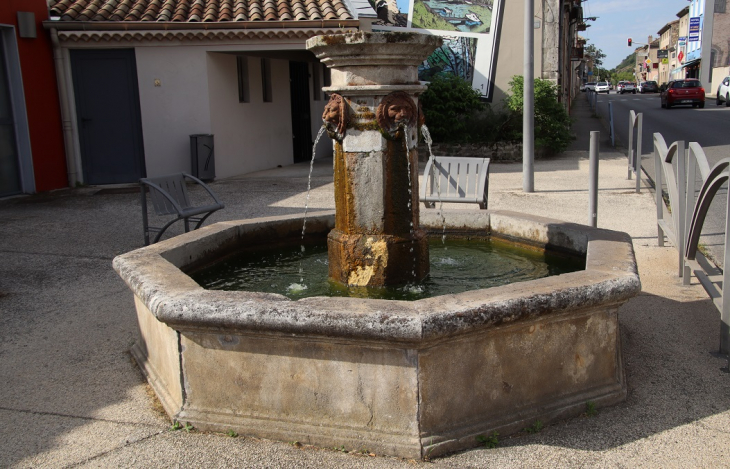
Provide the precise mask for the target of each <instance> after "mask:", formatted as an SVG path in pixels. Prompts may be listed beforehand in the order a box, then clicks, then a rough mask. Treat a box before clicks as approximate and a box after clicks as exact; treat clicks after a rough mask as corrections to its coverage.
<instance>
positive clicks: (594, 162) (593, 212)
mask: <svg viewBox="0 0 730 469" xmlns="http://www.w3.org/2000/svg"><path fill="white" fill-rule="evenodd" d="M600 137H601V132H598V131H593V132H591V146H590V153H589V166H588V180H589V181H588V182H589V184H588V199H589V202H588V205H589V206H588V217H589V218H590V222H591V226H592V227H593V228H597V227H598V141H599V139H600Z"/></svg>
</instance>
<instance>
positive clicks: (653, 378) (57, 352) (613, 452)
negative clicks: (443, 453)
mask: <svg viewBox="0 0 730 469" xmlns="http://www.w3.org/2000/svg"><path fill="white" fill-rule="evenodd" d="M586 107H587V103H586V102H585V100H584V99H582V98H581V97H580V96H579V97H578V101H577V102H576V103H575V108H574V115H575V116H577V117H579V120H578V121H577V122H576V125H575V127H574V128H575V130H576V132H577V133H578V135H580V136H581V138H580V139H579V140H578V141H576V142H575V144H574V145H573V147H571V151H568V152H566V153H564V154H563V155H560V157H557V158H551V159H547V160H538V161H536V162H535V192H533V193H529V194H527V193H524V192H523V191H522V165H521V164H495V165H493V167H492V175H491V179H490V199H489V206H490V208H493V209H506V210H516V211H521V212H527V213H534V214H539V215H542V216H547V217H551V218H556V219H561V220H566V221H571V222H578V223H587V222H588V147H587V144H586V145H585V148H581V147H582V146H583V144H584V142H583V136H585V135H587V134H588V132H590V131H591V130H601V134H602V137H603V138H604V139H605V138H606V136H605V132H604V131H603V129H601V128H600V123H599V121H598V119H595V118H590V117H585V116H584V115H585V114H586V109H585V108H586ZM586 141H587V140H586ZM331 164H332V161H331V160H325V161H317V164H315V166H314V177H313V180H312V191H311V194H310V199H309V211H310V213H311V212H313V211H317V210H323V209H328V210H329V209H332V208H333V207H334V201H333V197H332V167H331ZM626 165H627V162H626V157H625V156H624V155H622V154H620V153H618V152H615V151H612V150H611V149H610V148H608V147H606V146H604V147H602V149H601V161H600V169H599V174H600V183H599V184H600V196H599V202H598V226H599V227H601V228H609V229H615V230H620V231H626V232H628V233H629V234H630V235H631V236H632V237H633V239H634V248H635V250H636V257H637V261H638V266H639V272H640V275H641V281H642V286H643V292H642V293H641V294H640V295H639V296H638V297H636V298H634V299H632V300H630V301H629V302H628V303H627V304H626V305H625V306H623V307H622V309H621V310H620V312H619V315H620V322H621V337H622V344H623V353H624V363H625V370H626V375H627V381H628V386H629V393H628V398H627V400H626V401H625V402H623V403H621V404H619V405H617V406H615V407H611V408H604V409H600V410H599V413H598V415H597V416H594V417H590V418H589V417H582V418H576V419H572V420H568V421H562V422H557V423H553V424H551V425H547V426H546V427H545V428H544V429H543V430H542V431H541V432H539V433H536V434H529V435H528V434H524V435H519V436H517V437H513V438H502V439H501V441H500V445H499V447H498V448H496V449H475V450H471V451H466V452H464V453H460V454H455V455H452V456H450V457H447V458H443V459H438V460H435V461H433V462H432V463H424V462H419V461H407V460H402V459H397V458H390V457H381V456H377V457H369V456H363V455H359V454H346V453H343V452H340V451H335V450H332V449H319V448H312V447H296V446H293V445H291V444H287V443H282V442H274V441H268V440H259V439H255V438H249V437H246V436H240V437H238V438H231V437H229V436H226V435H222V434H207V433H200V432H196V431H192V432H190V433H188V432H186V431H185V430H178V431H171V430H170V422H169V421H168V420H167V418H166V416H165V415H164V414H162V413H161V410H160V406H159V404H158V403H157V401H156V399H155V398H154V395H153V394H152V393H151V391H150V388H149V387H148V386H147V384H146V382H145V381H144V378H143V377H142V374H141V373H140V372H139V370H138V369H137V368H136V366H135V365H134V364H133V362H132V360H131V358H130V355H129V353H128V350H129V347H130V346H131V344H132V343H133V342H134V340H135V338H136V334H137V332H136V317H135V313H134V306H133V300H132V294H131V293H130V291H129V289H128V288H127V287H126V285H124V283H123V282H122V281H121V279H120V278H119V277H118V276H117V275H116V273H115V272H114V271H113V270H112V268H111V260H112V258H113V257H114V256H116V255H117V254H120V253H123V252H127V251H129V250H132V249H136V248H138V247H141V246H142V233H141V215H140V211H139V210H140V209H139V200H138V199H139V195H138V193H137V192H136V188H134V190H133V191H129V190H126V189H125V188H116V189H113V190H112V189H109V188H103V189H102V188H98V187H97V188H93V187H89V188H82V189H73V190H65V191H58V192H55V193H52V194H42V195H37V196H31V197H19V198H14V199H6V200H0V218H1V219H2V220H3V221H2V224H0V239H1V240H2V243H1V244H0V382H2V386H1V387H0V419H2V421H3V425H2V426H0V442H1V443H0V467H54V468H56V467H140V468H156V467H161V468H162V467H164V468H167V467H188V468H195V467H247V468H248V467H277V468H280V467H281V468H289V467H292V468H293V467H318V468H323V467H343V468H350V467H351V468H360V467H377V468H396V467H420V466H423V467H431V466H436V467H448V468H453V467H505V468H514V467H529V468H540V467H545V468H554V467H713V468H714V467H725V466H728V465H729V464H730V435H729V434H730V393H728V392H727V390H728V380H730V375H728V374H727V373H725V372H724V371H723V370H721V369H722V368H723V367H725V366H726V365H727V360H726V358H725V357H720V356H717V355H716V354H715V353H714V352H715V351H716V350H717V349H718V344H719V337H718V336H719V331H720V321H719V314H718V312H717V311H716V310H715V308H714V306H713V305H712V304H711V302H710V300H709V299H708V298H707V296H706V294H705V293H704V290H703V289H702V288H701V286H699V284H698V283H697V282H696V281H693V282H692V285H691V286H688V287H685V286H682V284H681V280H680V279H679V278H678V277H677V254H676V251H675V250H674V248H673V247H671V246H668V247H663V248H659V247H657V242H656V228H655V222H656V220H655V216H656V215H655V213H656V212H655V208H654V205H653V199H652V195H651V193H650V192H649V190H648V189H647V188H646V187H645V186H644V187H643V188H642V192H641V193H640V194H636V193H635V192H634V183H635V182H634V181H633V180H631V181H629V180H627V179H626ZM308 171H309V165H308V164H299V165H293V166H290V167H286V168H279V169H274V170H270V171H263V172H260V173H254V174H249V175H245V176H240V177H236V178H230V179H225V180H220V181H216V182H215V183H213V188H214V190H215V191H216V192H217V194H218V195H219V196H220V198H221V199H222V200H223V201H224V202H225V203H226V209H225V210H223V211H220V212H217V213H216V214H214V215H213V216H212V217H211V220H210V223H213V222H218V221H223V220H230V219H239V218H246V217H259V216H265V215H282V214H288V213H301V212H303V207H304V205H305V199H306V188H307V173H308ZM458 208H460V209H473V208H471V207H469V208H466V207H464V206H459V207H458Z"/></svg>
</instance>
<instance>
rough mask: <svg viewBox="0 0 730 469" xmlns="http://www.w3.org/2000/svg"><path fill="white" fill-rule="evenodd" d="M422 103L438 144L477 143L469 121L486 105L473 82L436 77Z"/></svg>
mask: <svg viewBox="0 0 730 469" xmlns="http://www.w3.org/2000/svg"><path fill="white" fill-rule="evenodd" d="M420 100H421V103H422V104H423V113H424V114H425V115H426V125H427V126H428V130H429V131H430V132H431V136H432V137H433V140H434V141H435V142H471V141H478V138H476V137H477V136H475V135H473V134H472V133H471V132H470V131H469V127H470V119H471V118H472V117H473V116H474V114H475V113H477V112H479V111H482V110H483V109H484V104H483V103H482V101H481V93H479V91H477V90H475V89H474V88H472V87H471V83H469V82H467V81H466V80H464V79H463V78H461V77H458V76H456V75H451V74H449V75H444V76H437V77H436V78H435V79H434V80H433V81H432V82H431V83H430V84H429V86H428V89H427V90H426V91H425V92H424V93H423V94H422V95H421V97H420Z"/></svg>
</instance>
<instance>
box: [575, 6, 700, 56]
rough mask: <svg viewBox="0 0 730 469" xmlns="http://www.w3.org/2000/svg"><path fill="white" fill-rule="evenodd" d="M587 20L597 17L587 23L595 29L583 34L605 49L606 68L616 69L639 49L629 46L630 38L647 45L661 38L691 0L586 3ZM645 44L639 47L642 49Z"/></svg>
mask: <svg viewBox="0 0 730 469" xmlns="http://www.w3.org/2000/svg"><path fill="white" fill-rule="evenodd" d="M582 4H583V17H584V18H586V17H589V16H595V17H597V18H596V21H586V24H590V25H591V26H590V27H589V28H588V29H587V30H585V31H581V32H579V33H578V34H580V35H581V36H582V37H584V38H586V39H588V44H593V45H595V46H596V48H598V49H601V50H602V51H603V53H604V54H606V58H605V59H603V68H605V69H608V70H610V69H612V68H614V67H616V66H617V65H618V64H619V63H621V61H622V60H624V59H625V58H626V56H627V55H629V54H631V53H633V52H634V49H635V48H636V47H633V46H632V47H629V46H628V44H627V39H628V38H631V39H632V40H633V41H634V43H637V42H638V43H646V42H647V40H648V38H649V35H652V36H654V39H656V38H657V37H658V34H657V31H659V30H660V29H661V28H662V27H663V26H664V25H666V24H667V23H669V22H671V21H674V20H676V19H678V18H677V13H679V11H680V10H681V9H682V8H684V7H685V6H689V4H690V2H689V1H687V0H583V2H582ZM639 45H641V44H638V45H637V46H639Z"/></svg>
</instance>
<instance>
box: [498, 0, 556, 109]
mask: <svg viewBox="0 0 730 469" xmlns="http://www.w3.org/2000/svg"><path fill="white" fill-rule="evenodd" d="M502 8H503V9H504V12H503V16H502V30H501V34H500V38H499V45H498V51H499V52H498V54H499V55H498V56H497V71H496V74H495V77H494V85H495V88H494V97H493V99H492V105H493V106H499V105H500V104H501V102H502V100H503V99H504V98H505V97H506V96H507V93H509V82H510V80H512V77H513V76H514V75H523V63H524V61H523V57H524V47H523V43H524V41H523V38H524V31H525V29H524V24H525V8H524V2H522V1H514V0H511V1H509V0H508V1H505V2H504V5H503V6H502ZM540 12H542V0H535V14H536V15H537V14H539V13H540ZM541 23H542V24H541V27H540V28H539V29H535V30H534V33H535V40H534V47H535V54H534V63H535V71H534V74H535V77H536V78H541V77H542V58H543V51H542V35H543V31H542V26H543V25H544V21H541Z"/></svg>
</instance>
